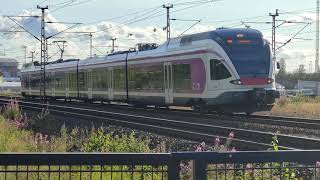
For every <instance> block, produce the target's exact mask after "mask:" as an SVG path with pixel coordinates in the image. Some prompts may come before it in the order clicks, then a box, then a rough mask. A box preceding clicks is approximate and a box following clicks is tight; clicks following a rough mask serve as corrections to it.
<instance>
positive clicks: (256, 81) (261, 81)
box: [241, 78, 274, 85]
mask: <svg viewBox="0 0 320 180" xmlns="http://www.w3.org/2000/svg"><path fill="white" fill-rule="evenodd" d="M241 82H242V84H243V85H266V84H272V83H273V82H274V80H273V79H271V78H241Z"/></svg>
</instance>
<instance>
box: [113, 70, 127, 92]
mask: <svg viewBox="0 0 320 180" xmlns="http://www.w3.org/2000/svg"><path fill="white" fill-rule="evenodd" d="M113 85H114V89H115V90H125V70H124V69H115V70H114V71H113Z"/></svg>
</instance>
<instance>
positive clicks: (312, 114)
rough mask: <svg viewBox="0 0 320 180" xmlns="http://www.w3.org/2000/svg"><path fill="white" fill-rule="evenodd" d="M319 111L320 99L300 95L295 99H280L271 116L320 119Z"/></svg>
mask: <svg viewBox="0 0 320 180" xmlns="http://www.w3.org/2000/svg"><path fill="white" fill-rule="evenodd" d="M319 109H320V97H306V96H303V95H298V96H294V97H282V98H280V99H279V100H278V101H277V103H276V105H275V106H274V108H273V109H272V110H271V112H270V114H271V115H280V116H295V117H304V118H319V117H320V110H319Z"/></svg>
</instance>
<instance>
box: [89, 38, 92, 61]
mask: <svg viewBox="0 0 320 180" xmlns="http://www.w3.org/2000/svg"><path fill="white" fill-rule="evenodd" d="M89 37H90V59H91V58H92V33H90V34H89Z"/></svg>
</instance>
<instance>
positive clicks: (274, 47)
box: [269, 9, 279, 68]
mask: <svg viewBox="0 0 320 180" xmlns="http://www.w3.org/2000/svg"><path fill="white" fill-rule="evenodd" d="M269 16H271V17H272V42H271V45H272V52H273V67H274V68H275V65H276V17H278V16H279V10H278V9H276V13H275V14H272V13H269Z"/></svg>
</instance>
